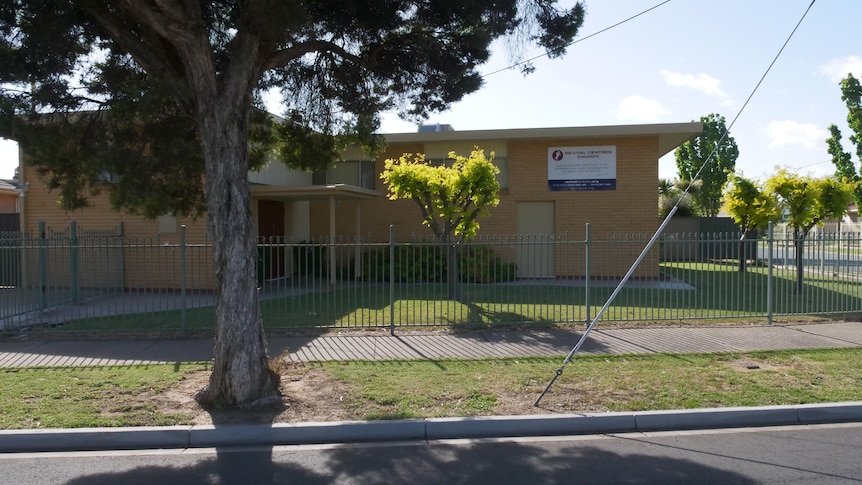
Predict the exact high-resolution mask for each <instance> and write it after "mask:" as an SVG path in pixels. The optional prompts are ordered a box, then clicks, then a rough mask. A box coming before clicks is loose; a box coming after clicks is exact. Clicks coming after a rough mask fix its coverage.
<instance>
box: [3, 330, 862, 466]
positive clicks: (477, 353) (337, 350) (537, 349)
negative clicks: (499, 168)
mask: <svg viewBox="0 0 862 485" xmlns="http://www.w3.org/2000/svg"><path fill="white" fill-rule="evenodd" d="M582 334H583V329H541V330H508V329H494V330H482V331H470V332H410V333H404V334H401V335H395V336H390V335H388V334H387V333H383V332H382V331H374V332H371V331H369V332H349V333H340V334H339V333H330V334H324V335H309V336H277V335H276V336H271V337H270V338H269V346H270V355H272V356H277V355H284V356H286V357H289V358H290V359H291V360H294V361H306V362H307V361H321V360H406V359H445V358H461V359H479V358H487V357H526V356H549V355H565V354H567V353H568V352H569V351H570V350H571V348H572V347H573V346H574V345H575V344H576V343H577V341H578V339H579V338H580V337H581V335H582ZM839 347H845V348H847V347H862V322H835V323H832V322H830V323H808V324H786V325H775V326H763V325H745V326H688V327H645V328H604V329H597V330H594V331H593V332H592V333H591V334H590V336H589V338H588V339H587V341H586V342H585V343H584V345H583V347H582V348H581V351H580V352H581V353H585V354H643V353H675V354H678V353H693V352H747V351H756V350H777V349H796V348H799V349H801V348H839ZM211 358H212V340H211V339H191V338H189V339H140V340H137V339H135V340H38V339H33V340H31V339H29V338H8V339H6V340H0V368H5V369H11V368H25V367H52V366H62V367H75V366H124V365H135V364H150V363H178V362H200V361H207V360H210V359H211ZM561 361H562V360H561ZM857 421H862V402H854V403H832V404H821V405H800V406H768V407H760V408H716V409H699V410H672V411H655V412H643V413H596V414H566V415H560V414H552V415H526V416H491V417H477V418H439V419H416V420H397V421H372V422H337V423H290V424H273V425H230V426H173V427H156V428H146V427H140V428H101V429H74V430H66V429H39V430H9V431H0V452H24V451H69V450H112V449H151V448H187V447H221V446H251V445H261V446H273V445H287V444H310V443H347V442H375V441H378V442H379V441H404V440H434V439H455V438H493V437H514V436H550V435H567V434H602V433H627V432H650V431H662V430H682V429H706V428H725V427H742V426H782V425H800V424H817V423H835V422H857Z"/></svg>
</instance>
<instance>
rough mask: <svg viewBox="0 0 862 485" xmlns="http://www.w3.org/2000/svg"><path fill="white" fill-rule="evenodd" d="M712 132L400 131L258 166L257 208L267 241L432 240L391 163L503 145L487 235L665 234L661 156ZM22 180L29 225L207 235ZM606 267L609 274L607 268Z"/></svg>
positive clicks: (199, 226) (199, 227) (662, 128)
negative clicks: (311, 169)
mask: <svg viewBox="0 0 862 485" xmlns="http://www.w3.org/2000/svg"><path fill="white" fill-rule="evenodd" d="M701 131H702V125H701V124H700V123H697V122H692V123H675V124H651V125H620V126H594V127H572V128H531V129H509V130H480V131H447V130H441V131H436V130H435V131H421V130H420V131H419V132H416V133H403V134H391V135H386V139H387V142H388V147H387V149H386V151H385V153H383V154H382V155H381V156H380V157H378V158H377V159H376V160H370V159H367V158H366V157H364V156H363V154H362V152H361V150H359V149H352V150H348V152H347V153H345V156H344V161H343V162H341V163H339V164H338V165H337V166H335V167H334V168H332V169H329V170H327V171H326V172H320V173H314V174H312V173H307V172H294V171H291V170H288V169H287V168H285V167H284V166H282V165H279V164H277V163H273V164H271V166H270V167H269V168H268V169H266V170H265V171H263V172H260V173H254V172H251V173H249V182H250V184H251V185H250V187H251V194H252V211H253V213H254V217H255V223H256V225H257V228H258V235H259V236H261V237H266V238H273V237H274V238H282V237H285V238H290V239H292V240H322V239H327V238H329V240H333V239H340V238H351V239H352V238H354V237H357V236H358V237H360V238H362V239H363V240H369V239H370V240H371V241H377V242H380V241H387V240H388V239H389V226H390V225H394V226H395V234H396V239H397V240H399V241H408V240H411V239H416V237H417V235H419V236H420V237H422V235H425V237H427V238H428V239H430V238H431V236H432V233H431V232H430V230H429V229H428V228H426V227H424V226H422V225H421V221H420V214H419V210H418V208H417V207H416V205H415V203H414V202H413V201H409V200H398V201H391V200H389V199H388V198H387V197H386V192H387V190H386V187H385V186H384V185H383V182H382V180H380V173H381V171H382V169H383V160H385V159H388V158H397V157H399V156H401V155H402V154H404V153H425V155H426V159H428V160H432V161H433V160H439V161H443V160H445V159H446V158H447V154H448V153H449V152H450V151H455V152H457V153H459V154H464V155H468V154H469V152H470V151H471V150H472V149H473V148H474V147H479V148H481V149H483V150H485V153H486V154H489V153H490V152H494V153H495V158H494V162H495V164H496V165H497V166H498V167H499V168H500V174H499V176H498V178H499V181H500V183H501V186H502V191H501V194H500V204H499V205H498V206H497V207H496V208H494V209H492V211H491V214H490V216H489V217H487V218H484V219H482V220H481V221H480V224H481V230H480V235H481V234H512V235H533V234H555V233H556V234H559V233H564V232H565V233H568V234H569V235H570V237H572V238H573V239H577V238H581V239H582V238H583V237H584V231H585V224H586V223H590V225H591V230H592V237H593V238H597V239H598V238H604V237H609V236H610V235H611V234H614V233H619V232H627V233H644V234H646V233H651V232H654V231H655V230H656V228H657V227H658V224H659V222H660V221H659V220H658V218H657V216H656V214H657V212H656V210H657V209H656V207H657V183H658V159H659V158H660V157H662V156H663V155H665V154H667V153H669V152H671V151H672V150H674V149H675V148H676V147H677V146H679V145H680V144H681V143H683V142H685V141H686V140H689V139H691V138H692V137H694V136H696V135H698V134H699V133H700V132H701ZM25 160H26V158H25ZM21 179H22V180H21V182H22V183H23V182H29V183H30V190H29V191H28V193H27V194H26V197H25V198H24V204H23V207H22V218H21V219H22V229H23V230H26V231H31V232H35V231H36V230H37V228H38V224H39V222H40V221H43V222H44V223H45V225H46V226H48V227H52V228H59V229H62V228H64V227H66V226H68V225H69V224H70V223H71V221H73V220H75V221H77V224H78V226H79V227H82V228H86V229H108V228H111V227H114V226H116V225H118V224H119V223H120V222H122V223H123V231H124V235H125V236H126V237H129V238H158V241H159V243H160V244H165V245H170V244H173V243H176V242H177V241H178V238H179V226H180V225H185V226H186V227H187V237H188V240H189V241H200V240H203V239H204V238H205V234H206V224H205V221H203V220H178V219H177V218H174V217H171V216H163V217H161V218H158V219H157V220H155V221H150V220H144V219H141V218H139V217H135V216H130V215H128V214H120V213H115V212H112V211H111V210H110V208H109V204H108V201H107V197H96V198H95V199H94V200H93V201H92V206H91V207H89V208H87V209H84V210H79V211H76V212H72V213H67V212H64V211H63V210H62V209H61V208H60V207H59V205H58V204H57V202H56V194H52V193H49V192H48V191H47V190H46V189H45V187H44V184H42V183H40V182H39V181H38V178H37V175H36V174H35V172H34V170H32V169H31V168H29V167H27V166H26V163H24V164H23V169H22V170H21ZM511 257H513V258H515V259H518V258H519V256H518V255H512V256H511ZM548 257H549V258H550V261H544V262H541V263H540V264H534V263H531V264H526V263H525V262H520V263H521V264H519V272H520V273H521V275H522V276H543V277H553V276H562V275H560V274H558V272H557V269H556V268H557V265H555V263H554V261H553V254H551V255H549V256H548ZM344 259H348V260H349V259H350V258H349V257H348V258H342V260H344ZM527 259H529V260H532V259H531V258H527ZM527 259H525V261H527ZM131 264H132V263H131V258H126V265H127V266H128V265H131ZM141 264H144V263H141ZM288 264H289V262H288ZM657 266H658V264H657V260H656V261H654V262H652V263H651V262H650V261H646V262H645V264H644V268H645V269H644V270H643V271H645V273H643V274H644V275H646V276H649V275H650V274H651V273H652V272H655V271H657ZM651 268H652V269H651ZM129 269H130V268H127V272H128V271H129ZM596 271H597V272H596V274H601V267H599V268H596Z"/></svg>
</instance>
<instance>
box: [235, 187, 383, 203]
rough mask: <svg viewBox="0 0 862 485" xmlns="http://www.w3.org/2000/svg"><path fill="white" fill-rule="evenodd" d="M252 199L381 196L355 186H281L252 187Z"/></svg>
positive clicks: (363, 197) (378, 193)
mask: <svg viewBox="0 0 862 485" xmlns="http://www.w3.org/2000/svg"><path fill="white" fill-rule="evenodd" d="M250 190H251V195H252V197H256V198H261V199H271V200H312V199H328V198H330V197H334V198H336V199H375V198H377V197H381V196H382V195H383V194H382V193H380V192H378V191H376V190H370V189H363V188H361V187H357V186H355V185H346V184H334V185H306V186H299V187H292V186H282V185H252V186H251V187H250Z"/></svg>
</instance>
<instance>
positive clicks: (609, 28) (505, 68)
mask: <svg viewBox="0 0 862 485" xmlns="http://www.w3.org/2000/svg"><path fill="white" fill-rule="evenodd" d="M666 3H670V0H665V1H664V2H661V3H659V4H656V5H653V6H652V7H650V8H648V9H646V10H644V11H642V12H640V13H637V14H634V15H632V16H631V17H629V18H627V19H625V20H620V21H619V22H617V23H615V24H613V25H610V26H608V27H605V28H604V29H601V30H599V31H596V32H593V33H592V34H590V35H588V36H586V37H581V38H579V39H576V40H573V41H571V42H569V43H568V44H566V46H565V47H571V46H573V45H575V44H577V43H579V42H583V41H585V40H587V39H589V38H591V37H595V36H597V35H599V34H601V33H604V32H607V31H609V30H611V29H613V28H616V27H619V26H620V25H622V24H624V23H626V22H628V21H630V20H634V19H636V18H638V17H640V16H641V15H644V14H646V13H648V12H650V11H652V10H655V9H657V8H659V7H661V6H662V5H664V4H666ZM549 55H550V54H548V53H547V52H544V53H542V54H539V55H537V56H535V57H531V58H529V59H525V60H523V61H520V62H516V63H514V64H512V65H510V66H507V67H504V68H502V69H497V70H496V71H492V72H489V73H487V74H483V75H482V78H486V77H488V76H492V75H494V74H498V73H501V72H503V71H508V70H509V69H514V68H516V67H518V66H521V65H524V64H527V63H530V62H533V61H535V60H536V59H541V58H543V57H548V56H549Z"/></svg>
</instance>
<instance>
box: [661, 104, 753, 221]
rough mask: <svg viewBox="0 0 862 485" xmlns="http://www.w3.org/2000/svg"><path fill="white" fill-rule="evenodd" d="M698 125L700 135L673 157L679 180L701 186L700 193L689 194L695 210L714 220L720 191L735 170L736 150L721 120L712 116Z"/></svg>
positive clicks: (683, 146)
mask: <svg viewBox="0 0 862 485" xmlns="http://www.w3.org/2000/svg"><path fill="white" fill-rule="evenodd" d="M700 121H701V123H703V133H701V134H700V135H698V136H696V137H694V139H692V140H689V141H687V142H685V143H683V144H682V145H680V146H679V148H677V149H676V151H675V152H674V156H675V157H676V166H677V169H678V170H679V178H680V179H682V180H695V181H697V180H700V181H701V182H702V186H701V188H700V191H698V192H697V193H696V194H692V196H693V198H694V207H695V210H697V212H698V214H700V215H702V216H706V217H715V216H716V215H718V211H719V209H721V190H722V188H724V184H725V183H726V182H727V176H728V174H729V173H732V172H733V170H734V168H735V167H736V159H737V157H739V148H737V146H736V140H734V139H733V137H732V136H730V134H729V133H728V134H727V135H726V136H725V132H726V131H727V128H726V126H725V121H724V116H721V115H718V114H711V115H709V116H702V117H701V118H700ZM713 152H714V153H715V154H714V155H713V157H712V158H711V159H710V158H709V156H710V155H712V154H713ZM707 161H708V162H709V163H706V164H705V165H704V163H705V162H707ZM701 167H703V170H701ZM698 172H699V173H698Z"/></svg>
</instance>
